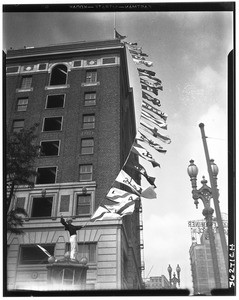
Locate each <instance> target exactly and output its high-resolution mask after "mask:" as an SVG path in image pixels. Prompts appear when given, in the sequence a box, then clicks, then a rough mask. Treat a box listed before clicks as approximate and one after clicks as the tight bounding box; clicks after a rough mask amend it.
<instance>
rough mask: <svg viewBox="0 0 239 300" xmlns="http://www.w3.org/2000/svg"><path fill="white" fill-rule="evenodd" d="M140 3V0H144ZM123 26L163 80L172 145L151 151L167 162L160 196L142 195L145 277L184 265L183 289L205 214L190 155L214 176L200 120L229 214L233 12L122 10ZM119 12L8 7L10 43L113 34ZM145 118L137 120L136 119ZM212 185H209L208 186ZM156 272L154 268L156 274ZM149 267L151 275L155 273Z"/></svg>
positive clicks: (160, 172) (6, 38) (133, 76)
mask: <svg viewBox="0 0 239 300" xmlns="http://www.w3.org/2000/svg"><path fill="white" fill-rule="evenodd" d="M137 2H139V1H137ZM115 16H116V18H115V20H116V28H117V31H118V32H120V33H121V34H122V35H127V39H126V41H129V42H137V43H138V45H139V46H142V48H143V50H144V52H145V53H147V54H148V55H149V57H148V59H149V60H151V61H152V62H153V64H154V65H153V67H151V70H152V71H155V72H156V76H157V77H159V78H160V79H161V80H162V82H163V87H164V90H163V92H160V94H159V98H160V100H161V104H162V106H161V109H162V111H163V112H165V113H167V114H168V130H167V131H166V132H165V133H166V134H168V135H169V136H170V138H171V139H172V143H171V144H169V145H165V148H166V149H167V150H168V151H167V153H166V154H165V155H159V154H157V153H155V152H153V150H152V151H151V153H152V154H153V155H154V157H155V158H156V159H157V161H159V162H160V164H161V168H160V169H159V168H156V169H157V170H152V169H150V166H149V165H145V166H148V167H149V169H148V170H149V171H150V172H149V173H150V174H149V175H155V176H156V177H157V179H156V185H157V195H158V197H157V199H155V200H143V221H144V231H143V234H144V243H145V248H144V259H145V265H146V270H145V276H147V275H149V276H159V275H162V274H164V275H166V276H167V275H168V274H167V267H168V265H169V264H171V266H172V268H173V271H174V270H175V268H176V266H177V264H179V265H180V267H181V269H182V271H181V287H183V288H190V289H191V288H192V282H191V270H190V259H189V248H190V245H191V234H190V228H189V227H188V221H189V220H198V219H202V218H203V216H202V209H203V204H202V202H200V203H199V208H198V209H196V207H195V205H194V203H193V199H192V197H191V183H190V180H189V177H188V175H187V167H188V165H189V160H190V159H194V160H195V163H196V164H197V166H198V167H199V175H198V187H200V186H201V185H200V180H201V179H202V176H203V175H205V176H206V179H208V180H209V178H208V174H207V166H206V160H205V155H204V150H203V144H202V139H201V132H200V128H199V126H198V125H199V123H200V122H203V123H204V124H205V132H206V136H208V139H207V143H208V148H209V154H210V158H213V159H215V162H216V163H217V165H218V167H219V175H218V186H219V189H220V199H219V200H220V208H221V211H222V212H227V56H228V54H229V52H230V51H231V50H232V48H233V40H232V36H233V31H232V26H233V23H232V22H233V19H232V17H233V16H232V12H216V11H211V12H209V11H206V12H178V11H177V12H176V11H171V12H162V11H160V10H158V11H155V12H150V11H147V12H146V11H142V12H132V11H131V12H129V11H127V12H116V14H115ZM113 28H114V13H113V12H112V13H111V12H96V13H90V12H87V13H80V12H74V13H73V12H71V13H57V12H51V13H4V14H3V48H4V49H9V48H10V47H13V48H14V49H17V48H22V47H23V46H35V47H37V46H45V45H49V44H58V43H67V42H76V41H82V40H84V41H89V40H103V39H111V38H113ZM128 63H129V74H130V83H131V86H132V87H133V89H134V96H135V106H136V115H137V120H139V116H140V108H141V88H140V85H139V77H138V74H137V70H136V67H137V66H136V65H135V64H134V63H133V62H132V60H131V57H130V55H128ZM137 124H138V122H137ZM209 185H210V184H209ZM150 270H151V272H150ZM149 272H150V273H149Z"/></svg>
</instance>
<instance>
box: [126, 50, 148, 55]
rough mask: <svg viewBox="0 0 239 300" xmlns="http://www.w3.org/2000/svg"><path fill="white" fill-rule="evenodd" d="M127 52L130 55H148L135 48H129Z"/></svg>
mask: <svg viewBox="0 0 239 300" xmlns="http://www.w3.org/2000/svg"><path fill="white" fill-rule="evenodd" d="M129 52H130V54H131V55H140V56H146V57H148V54H146V53H143V52H142V50H135V49H132V48H131V49H129Z"/></svg>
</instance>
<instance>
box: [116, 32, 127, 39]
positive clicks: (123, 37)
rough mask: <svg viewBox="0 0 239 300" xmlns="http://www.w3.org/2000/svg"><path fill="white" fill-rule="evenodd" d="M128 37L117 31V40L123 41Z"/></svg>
mask: <svg viewBox="0 0 239 300" xmlns="http://www.w3.org/2000/svg"><path fill="white" fill-rule="evenodd" d="M126 37H127V36H126V35H121V34H119V33H118V32H117V31H116V29H115V38H116V39H119V40H123V39H125V38H126Z"/></svg>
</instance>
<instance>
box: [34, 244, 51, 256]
mask: <svg viewBox="0 0 239 300" xmlns="http://www.w3.org/2000/svg"><path fill="white" fill-rule="evenodd" d="M37 247H38V248H40V249H41V250H42V251H43V252H44V253H45V254H46V255H47V256H48V257H51V256H52V255H51V254H50V253H49V252H48V251H47V250H46V249H45V248H43V247H42V246H40V245H37Z"/></svg>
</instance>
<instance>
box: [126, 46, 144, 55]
mask: <svg viewBox="0 0 239 300" xmlns="http://www.w3.org/2000/svg"><path fill="white" fill-rule="evenodd" d="M128 49H129V50H131V51H133V52H134V53H135V54H141V53H142V47H136V46H132V45H129V46H128Z"/></svg>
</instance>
